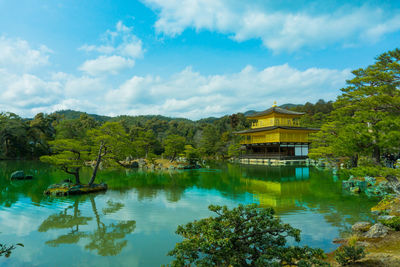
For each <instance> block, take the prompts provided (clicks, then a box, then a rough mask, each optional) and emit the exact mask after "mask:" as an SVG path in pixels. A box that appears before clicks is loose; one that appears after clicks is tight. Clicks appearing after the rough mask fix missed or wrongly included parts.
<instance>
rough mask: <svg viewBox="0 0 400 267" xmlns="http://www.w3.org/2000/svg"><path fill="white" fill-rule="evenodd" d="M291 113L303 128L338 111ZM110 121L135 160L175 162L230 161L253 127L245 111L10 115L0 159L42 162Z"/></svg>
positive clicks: (327, 105) (0, 122)
mask: <svg viewBox="0 0 400 267" xmlns="http://www.w3.org/2000/svg"><path fill="white" fill-rule="evenodd" d="M291 109H293V110H296V111H301V112H305V113H306V114H305V115H304V116H303V118H302V121H301V123H302V125H303V126H312V127H319V126H321V125H322V123H323V122H324V121H325V119H326V117H327V114H329V113H330V111H331V110H332V102H325V101H324V100H319V101H318V102H317V103H315V104H311V103H308V102H307V103H306V104H305V105H293V107H292V108H291ZM248 113H251V112H247V113H246V114H248ZM107 122H108V123H118V124H119V125H120V127H121V129H123V131H124V132H125V134H126V135H127V138H128V139H129V141H130V142H132V146H133V147H132V151H131V154H132V157H133V158H142V157H148V156H149V155H150V156H161V155H163V156H165V157H168V158H171V159H174V158H177V157H178V156H179V155H187V154H188V153H190V154H195V155H196V156H197V157H202V158H218V159H224V158H228V157H231V156H235V155H238V153H239V147H240V145H239V137H238V136H236V135H235V134H233V132H234V131H239V130H243V129H246V128H249V127H250V121H249V120H247V119H246V117H245V115H244V114H243V113H236V114H232V115H227V116H223V117H221V118H212V117H211V118H205V119H201V120H198V121H191V120H188V119H183V118H169V117H164V116H160V115H154V116H153V115H147V116H117V117H107V116H99V115H89V114H86V113H84V112H78V111H72V110H64V111H58V112H55V113H52V114H48V115H47V114H43V113H39V114H37V115H36V116H35V117H34V118H33V119H24V118H21V117H19V116H18V115H16V114H14V113H7V112H6V113H0V159H37V158H39V157H40V156H43V155H48V154H50V153H51V152H52V149H51V144H52V142H54V140H62V139H73V140H84V139H85V138H87V133H88V131H89V130H94V129H100V128H101V126H102V125H104V124H105V123H107Z"/></svg>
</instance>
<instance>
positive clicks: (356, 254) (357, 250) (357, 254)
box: [335, 245, 365, 266]
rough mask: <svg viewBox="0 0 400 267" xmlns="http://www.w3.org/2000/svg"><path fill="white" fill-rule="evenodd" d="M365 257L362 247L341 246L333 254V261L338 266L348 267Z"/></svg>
mask: <svg viewBox="0 0 400 267" xmlns="http://www.w3.org/2000/svg"><path fill="white" fill-rule="evenodd" d="M364 257H365V250H364V247H360V246H356V245H351V246H341V247H340V248H338V249H337V250H336V252H335V260H336V261H337V262H338V263H339V264H340V265H343V266H344V265H348V264H351V263H354V262H355V261H357V260H360V259H362V258H364Z"/></svg>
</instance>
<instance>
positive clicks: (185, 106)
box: [103, 64, 350, 119]
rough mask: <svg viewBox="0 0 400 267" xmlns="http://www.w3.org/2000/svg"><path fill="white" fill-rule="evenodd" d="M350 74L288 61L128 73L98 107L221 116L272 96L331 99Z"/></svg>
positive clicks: (113, 110)
mask: <svg viewBox="0 0 400 267" xmlns="http://www.w3.org/2000/svg"><path fill="white" fill-rule="evenodd" d="M349 77H350V71H349V70H343V71H339V70H332V69H318V68H310V69H306V70H303V71H301V70H298V69H294V68H292V67H290V66H289V65H287V64H285V65H280V66H273V67H269V68H265V69H263V70H261V71H258V70H256V69H255V68H253V67H251V66H247V67H245V68H244V69H243V70H242V71H241V72H239V73H234V74H229V75H209V76H204V75H201V74H200V73H198V72H194V71H193V70H192V69H191V68H186V69H185V70H183V71H182V72H180V73H178V74H175V75H173V76H171V77H170V78H169V79H161V78H159V77H154V76H147V77H140V76H134V77H132V78H131V79H130V80H128V81H127V82H125V83H123V84H122V85H121V86H120V87H119V88H117V89H114V90H111V91H109V92H108V93H107V94H106V98H105V103H107V105H106V108H105V109H103V110H104V111H106V112H107V113H108V114H110V115H117V114H131V115H140V114H163V115H168V116H176V117H188V118H192V119H199V118H203V117H208V116H222V115H225V114H230V113H234V112H239V111H242V112H243V111H247V110H249V109H258V110H262V109H266V108H268V107H270V106H271V105H272V103H273V101H274V100H277V101H278V103H280V104H284V103H304V102H306V101H317V100H318V99H320V98H322V99H326V100H328V99H334V98H335V97H336V96H337V95H338V93H339V88H341V87H342V86H344V83H345V80H346V79H348V78H349ZM116 107H118V108H116Z"/></svg>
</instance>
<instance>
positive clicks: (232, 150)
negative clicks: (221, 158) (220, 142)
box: [228, 143, 241, 157]
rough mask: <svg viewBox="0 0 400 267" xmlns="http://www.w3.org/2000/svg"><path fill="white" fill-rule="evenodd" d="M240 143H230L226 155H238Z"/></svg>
mask: <svg viewBox="0 0 400 267" xmlns="http://www.w3.org/2000/svg"><path fill="white" fill-rule="evenodd" d="M240 147H241V145H240V144H237V143H236V144H235V143H232V144H230V145H229V147H228V156H229V157H238V156H239V155H240Z"/></svg>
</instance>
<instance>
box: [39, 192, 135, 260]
mask: <svg viewBox="0 0 400 267" xmlns="http://www.w3.org/2000/svg"><path fill="white" fill-rule="evenodd" d="M88 199H89V202H90V204H91V208H92V212H93V216H94V220H95V222H96V227H95V228H94V230H89V231H85V230H83V229H85V228H88V227H89V226H88V223H89V221H91V220H93V217H88V216H83V215H82V212H81V211H80V210H79V204H80V202H83V200H84V198H83V197H76V198H75V199H74V203H73V205H71V206H69V207H67V208H65V209H64V210H63V211H62V212H60V213H57V214H52V215H50V216H49V217H48V218H47V219H46V220H44V221H43V222H42V224H41V225H40V226H39V229H38V231H39V232H47V231H49V230H61V229H68V231H67V233H65V234H62V235H60V236H58V237H57V238H55V239H52V240H49V241H46V244H47V245H49V246H52V247H57V246H59V245H62V244H76V243H78V242H79V241H81V240H82V241H86V242H87V244H86V245H85V249H87V250H93V251H95V252H96V253H97V254H99V255H101V256H114V255H118V254H119V253H120V252H121V251H122V249H123V248H124V247H125V246H126V245H127V240H124V238H125V237H126V235H128V234H130V233H132V232H133V231H134V230H135V227H136V222H135V221H134V220H128V221H119V222H116V223H110V224H107V225H106V224H104V223H103V222H102V215H106V214H112V213H115V212H117V211H119V210H120V209H121V208H123V207H124V205H123V204H122V203H119V202H111V201H108V202H107V206H106V207H105V208H103V209H102V213H99V212H98V210H97V207H96V202H95V196H94V195H90V196H88ZM82 226H86V227H82ZM82 228H83V229H82Z"/></svg>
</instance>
